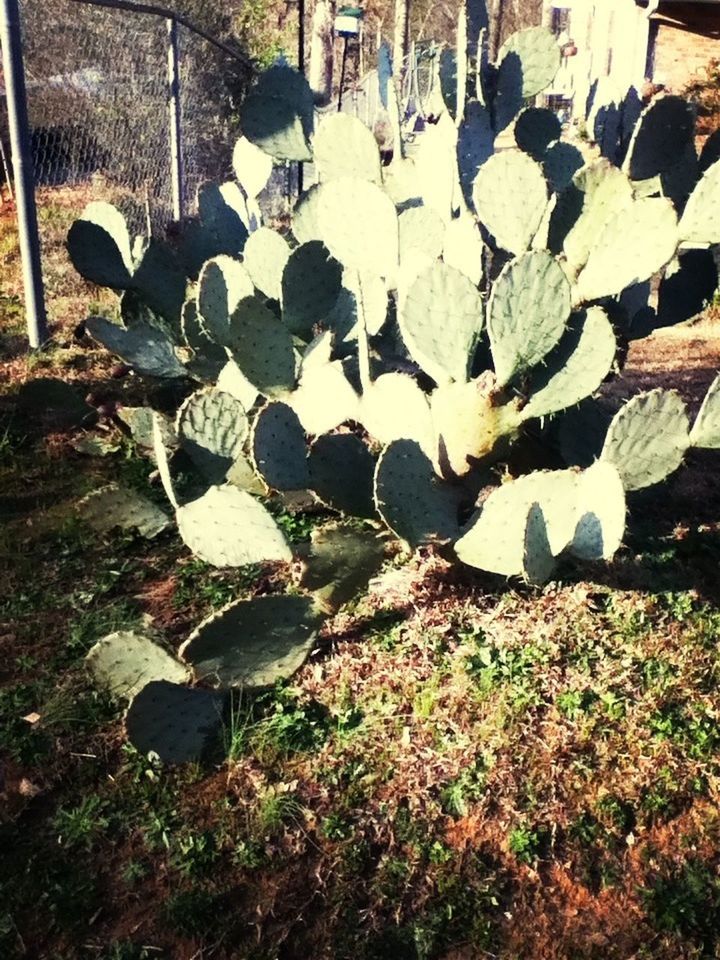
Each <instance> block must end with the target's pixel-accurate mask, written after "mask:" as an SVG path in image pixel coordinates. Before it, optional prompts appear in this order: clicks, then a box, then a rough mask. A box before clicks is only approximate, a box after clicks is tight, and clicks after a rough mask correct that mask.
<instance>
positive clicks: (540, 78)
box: [498, 27, 561, 100]
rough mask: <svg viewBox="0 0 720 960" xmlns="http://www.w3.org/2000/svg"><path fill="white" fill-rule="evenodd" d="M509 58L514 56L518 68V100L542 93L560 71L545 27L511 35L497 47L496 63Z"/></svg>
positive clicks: (556, 50) (553, 42)
mask: <svg viewBox="0 0 720 960" xmlns="http://www.w3.org/2000/svg"><path fill="white" fill-rule="evenodd" d="M509 54H516V55H517V57H518V58H519V60H520V64H521V67H522V97H523V100H528V99H529V98H530V97H534V96H537V94H538V93H542V91H543V90H545V89H546V87H549V86H550V84H551V83H552V82H553V80H554V79H555V75H556V74H557V72H558V70H559V69H560V59H561V56H560V47H559V46H558V43H557V41H556V39H555V37H554V36H553V35H552V33H550V31H549V30H546V29H545V27H528V28H527V29H526V30H519V31H518V32H517V33H513V34H512V35H511V36H510V37H508V39H507V40H506V41H505V43H504V44H503V45H502V47H500V52H499V54H498V63H500V64H502V62H503V61H504V60H505V58H506V57H507V56H508V55H509Z"/></svg>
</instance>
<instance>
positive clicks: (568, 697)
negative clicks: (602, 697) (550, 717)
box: [555, 688, 599, 719]
mask: <svg viewBox="0 0 720 960" xmlns="http://www.w3.org/2000/svg"><path fill="white" fill-rule="evenodd" d="M598 699H599V697H598V695H597V694H596V693H595V691H594V690H590V689H587V688H586V689H585V690H566V691H565V692H564V693H560V694H558V696H557V697H556V699H555V704H556V706H557V708H558V710H559V711H560V713H562V714H564V715H565V716H566V717H568V718H570V719H574V718H575V717H577V716H578V715H579V714H583V713H588V712H589V711H590V709H591V707H592V706H593V704H594V703H596V702H597V700H598Z"/></svg>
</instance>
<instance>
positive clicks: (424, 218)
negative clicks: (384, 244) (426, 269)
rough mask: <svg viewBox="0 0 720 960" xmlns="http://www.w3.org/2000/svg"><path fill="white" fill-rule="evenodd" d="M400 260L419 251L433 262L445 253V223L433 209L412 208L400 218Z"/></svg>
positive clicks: (404, 211) (405, 211)
mask: <svg viewBox="0 0 720 960" xmlns="http://www.w3.org/2000/svg"><path fill="white" fill-rule="evenodd" d="M398 227H399V239H400V260H401V261H402V260H403V259H404V258H405V257H406V256H407V255H408V254H409V253H410V251H412V250H419V251H420V252H421V253H424V254H426V255H427V256H428V257H430V258H431V259H433V260H437V259H438V257H440V255H441V254H442V251H443V242H444V239H445V223H444V221H443V219H442V217H441V216H440V214H439V213H437V212H436V211H435V210H433V209H432V208H431V207H410V208H409V209H408V210H403V212H402V213H401V214H400V216H399V217H398Z"/></svg>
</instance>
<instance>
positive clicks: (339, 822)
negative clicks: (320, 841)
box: [320, 813, 353, 841]
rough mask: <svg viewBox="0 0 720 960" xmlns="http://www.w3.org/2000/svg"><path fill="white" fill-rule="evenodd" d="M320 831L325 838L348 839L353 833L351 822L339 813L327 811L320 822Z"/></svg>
mask: <svg viewBox="0 0 720 960" xmlns="http://www.w3.org/2000/svg"><path fill="white" fill-rule="evenodd" d="M320 833H321V834H322V835H323V836H324V837H325V838H326V839H327V840H336V841H338V840H348V839H349V838H350V837H351V836H352V833H353V827H352V824H351V823H350V822H349V821H348V820H347V819H346V818H345V817H343V816H342V814H339V813H329V814H328V815H327V816H326V817H323V819H322V821H321V823H320Z"/></svg>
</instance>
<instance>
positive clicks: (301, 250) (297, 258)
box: [282, 240, 342, 340]
mask: <svg viewBox="0 0 720 960" xmlns="http://www.w3.org/2000/svg"><path fill="white" fill-rule="evenodd" d="M341 279H342V267H341V266H340V264H339V263H338V262H337V260H335V259H334V258H333V257H332V256H331V255H330V253H329V251H328V249H327V247H326V246H324V244H322V243H321V242H320V241H319V240H311V241H310V242H309V243H303V244H302V245H301V246H299V247H297V248H296V249H295V250H293V252H292V254H291V255H290V257H289V259H288V261H287V264H286V266H285V269H284V271H283V275H282V307H283V321H284V323H285V325H286V326H287V328H288V329H289V330H290V331H291V332H292V333H294V334H296V335H297V336H299V337H302V338H303V339H307V340H309V339H310V338H311V337H312V333H313V327H314V326H315V324H318V323H320V322H321V321H322V320H324V319H325V317H326V316H327V315H328V313H329V312H330V311H331V310H332V308H333V307H334V306H335V302H336V301H337V298H338V294H339V293H340V285H341Z"/></svg>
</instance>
